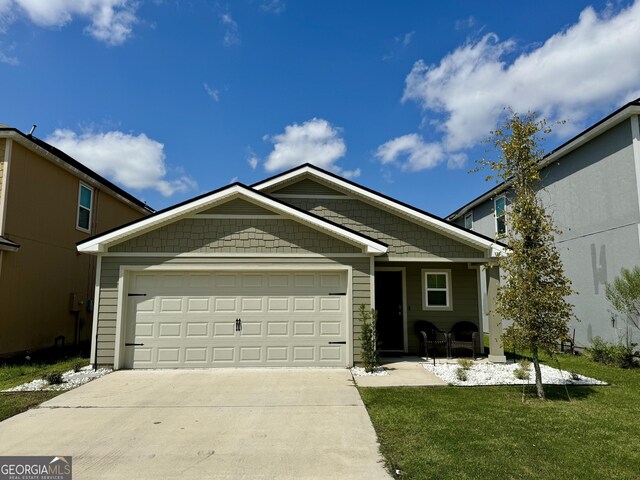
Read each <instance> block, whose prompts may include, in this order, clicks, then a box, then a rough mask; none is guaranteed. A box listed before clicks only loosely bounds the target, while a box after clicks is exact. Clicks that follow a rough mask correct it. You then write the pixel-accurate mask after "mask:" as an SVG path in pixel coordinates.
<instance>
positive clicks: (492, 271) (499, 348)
mask: <svg viewBox="0 0 640 480" xmlns="http://www.w3.org/2000/svg"><path fill="white" fill-rule="evenodd" d="M487 272H488V278H487V300H488V301H489V361H490V362H494V363H505V362H506V361H507V357H505V355H504V347H503V345H502V339H501V338H500V337H501V335H502V318H501V317H500V316H499V315H498V314H497V312H496V295H497V293H498V287H499V285H500V269H499V268H498V267H497V266H495V265H493V266H491V265H487Z"/></svg>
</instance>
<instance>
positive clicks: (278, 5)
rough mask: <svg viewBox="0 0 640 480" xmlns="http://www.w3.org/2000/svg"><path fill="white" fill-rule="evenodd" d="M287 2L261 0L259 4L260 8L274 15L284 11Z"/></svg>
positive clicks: (281, 0)
mask: <svg viewBox="0 0 640 480" xmlns="http://www.w3.org/2000/svg"><path fill="white" fill-rule="evenodd" d="M286 7H287V4H286V3H285V2H284V1H283V0H263V1H262V3H261V4H260V8H261V9H262V10H263V11H265V12H269V13H275V14H276V15H279V14H281V13H282V12H284V10H285V8H286Z"/></svg>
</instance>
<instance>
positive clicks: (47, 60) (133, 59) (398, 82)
mask: <svg viewBox="0 0 640 480" xmlns="http://www.w3.org/2000/svg"><path fill="white" fill-rule="evenodd" d="M639 79H640V0H639V1H637V2H635V3H634V2H632V1H613V2H603V1H597V2H585V1H577V0H563V1H561V2H558V1H547V0H540V1H537V2H511V1H495V2H472V1H468V2H463V1H446V2H426V1H403V2H392V1H389V2H382V1H375V2H370V1H366V2H365V1H349V2H345V1H322V2H306V1H297V2H294V1H291V0H238V1H235V2H228V3H223V2H207V1H204V0H193V1H180V2H178V1H170V0H165V1H160V0H157V1H127V0H83V1H79V0H75V1H74V0H55V1H53V0H51V1H46V2H44V1H41V0H0V84H1V85H2V87H3V93H4V94H3V108H2V110H0V123H4V124H7V125H10V126H13V127H16V128H19V129H20V130H22V131H25V132H28V130H29V128H30V127H31V125H32V124H34V123H35V124H37V125H38V127H37V130H36V133H35V135H36V136H38V137H39V138H42V139H44V140H46V141H48V142H50V143H52V144H54V145H56V146H58V147H59V148H61V149H63V150H64V151H66V152H67V153H69V154H70V155H72V156H74V157H75V158H77V159H78V160H80V161H82V162H84V163H85V164H87V165H88V166H90V167H91V168H93V169H95V170H96V171H98V172H99V173H101V174H103V175H105V176H107V177H108V178H110V179H111V180H113V181H115V182H116V183H118V184H119V185H121V186H122V187H123V188H125V189H126V190H128V191H130V192H131V193H132V194H134V195H136V196H138V197H139V198H141V199H144V200H145V201H147V202H148V203H149V204H150V205H151V206H152V207H154V208H157V209H159V208H163V207H166V206H169V205H171V204H173V203H177V202H179V201H181V200H184V199H186V198H189V197H192V196H195V195H197V194H200V193H202V192H205V191H209V190H212V189H215V188H218V187H220V186H222V185H225V184H227V183H229V182H232V181H235V180H238V181H241V182H243V183H247V184H251V183H253V182H256V181H258V180H261V179H263V178H266V177H268V176H271V175H273V174H275V173H278V172H280V171H283V170H285V169H288V168H291V167H292V166H295V165H297V164H300V163H304V162H311V163H315V164H316V165H318V166H320V167H322V168H326V169H329V170H331V171H334V172H336V173H338V174H341V175H345V176H347V177H349V178H351V179H353V180H354V181H357V182H359V183H362V184H363V185H365V186H367V187H369V188H373V189H375V190H378V191H380V192H383V193H385V194H387V195H391V196H393V197H395V198H398V199H400V200H402V201H405V202H408V203H411V204H413V205H415V206H417V207H420V208H423V209H426V210H428V211H430V212H432V213H435V214H438V215H446V214H448V213H450V212H451V211H453V210H455V209H456V208H458V207H459V206H461V205H463V204H464V203H466V202H467V201H469V200H471V199H472V198H474V197H475V196H476V195H478V194H480V193H482V192H483V191H484V190H486V189H487V188H489V187H490V186H491V185H488V184H486V183H485V181H484V175H483V174H469V173H468V171H469V170H470V169H471V168H472V167H473V166H474V160H476V159H478V158H480V157H482V156H483V155H484V154H485V153H484V151H485V145H483V144H482V143H481V140H482V139H483V138H485V137H486V136H487V135H488V133H489V131H490V130H491V129H492V128H493V127H494V126H495V125H496V122H497V121H498V119H499V117H500V115H501V114H502V112H503V111H504V107H506V106H512V107H513V108H514V109H516V110H518V111H526V110H536V111H539V112H541V113H542V114H544V115H545V116H546V117H548V118H549V119H551V120H562V119H563V120H567V124H566V125H564V126H563V127H562V128H560V129H559V130H557V131H556V133H555V134H554V136H552V137H551V138H550V139H549V143H548V145H547V148H549V149H551V148H554V147H555V146H557V145H559V144H560V143H561V142H562V141H564V140H566V139H567V138H569V137H571V136H572V135H574V134H576V133H577V132H579V131H581V130H582V129H584V128H585V127H587V126H589V125H590V124H591V123H593V122H595V121H597V120H599V119H600V118H601V117H603V116H605V115H607V114H608V113H610V112H611V111H612V110H614V109H616V108H618V107H619V106H621V105H623V104H624V103H626V102H627V101H629V100H631V99H634V98H637V97H639V96H640V80H639Z"/></svg>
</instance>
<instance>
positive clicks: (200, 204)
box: [77, 182, 387, 255]
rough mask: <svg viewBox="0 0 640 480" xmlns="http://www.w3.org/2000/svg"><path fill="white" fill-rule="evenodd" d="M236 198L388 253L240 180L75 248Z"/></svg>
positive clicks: (96, 245)
mask: <svg viewBox="0 0 640 480" xmlns="http://www.w3.org/2000/svg"><path fill="white" fill-rule="evenodd" d="M238 197H240V198H245V199H247V200H250V201H253V202H255V203H258V204H261V205H264V206H266V207H268V208H270V209H271V210H274V211H276V212H279V213H282V214H284V215H286V216H288V217H289V218H292V219H294V220H296V221H298V222H300V223H303V224H306V225H308V226H311V227H312V228H315V229H317V230H321V231H323V232H327V233H328V234H330V235H333V236H335V237H337V238H340V239H342V240H343V241H346V242H348V243H352V244H357V245H359V246H361V247H363V249H364V251H366V253H371V254H377V255H380V254H383V253H386V252H387V245H386V244H384V243H382V242H380V241H378V240H375V239H373V238H371V237H368V236H366V235H363V234H361V233H358V232H355V231H354V230H351V229H349V228H346V227H343V226H341V225H338V224H336V223H334V222H331V221H329V220H327V219H324V218H322V217H319V216H317V215H314V214H312V213H309V212H305V211H304V210H301V209H298V208H296V207H294V206H292V205H289V204H287V203H284V202H282V201H280V200H278V199H275V198H272V197H270V196H268V195H266V194H264V193H261V192H259V191H257V190H255V189H253V188H251V187H249V186H247V185H244V184H242V183H239V182H236V183H233V184H231V185H228V186H226V187H222V188H219V189H217V190H214V191H212V192H209V193H205V194H203V195H200V196H198V197H195V198H192V199H190V200H186V201H184V202H182V203H179V204H177V205H174V206H173V207H169V208H166V209H164V210H161V211H158V212H155V213H154V214H152V215H149V216H147V217H144V218H141V219H138V220H135V221H133V222H130V223H128V224H126V225H123V226H121V227H118V228H115V229H112V230H109V231H107V232H104V233H102V234H100V235H95V236H93V237H90V238H88V239H86V240H83V241H81V242H78V244H77V247H78V251H80V252H85V253H99V252H105V251H106V250H107V249H108V248H109V246H110V245H113V244H115V243H119V242H122V241H124V240H126V239H128V238H131V237H135V236H137V235H140V234H143V233H146V232H148V231H151V230H153V229H155V228H159V227H160V226H162V225H166V224H168V223H171V222H173V221H175V220H177V219H178V218H180V217H183V216H185V215H187V214H190V213H191V214H193V213H195V212H198V211H202V210H206V209H208V208H211V206H212V205H215V204H219V203H224V202H226V201H229V200H231V199H233V198H238Z"/></svg>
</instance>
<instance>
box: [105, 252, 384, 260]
mask: <svg viewBox="0 0 640 480" xmlns="http://www.w3.org/2000/svg"><path fill="white" fill-rule="evenodd" d="M100 255H101V256H103V257H135V258H145V257H149V258H233V259H238V258H264V259H272V258H367V257H371V258H374V257H373V256H372V255H369V254H366V253H269V252H265V253H218V252H211V253H193V252H187V253H175V252H106V253H101V254H100Z"/></svg>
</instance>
